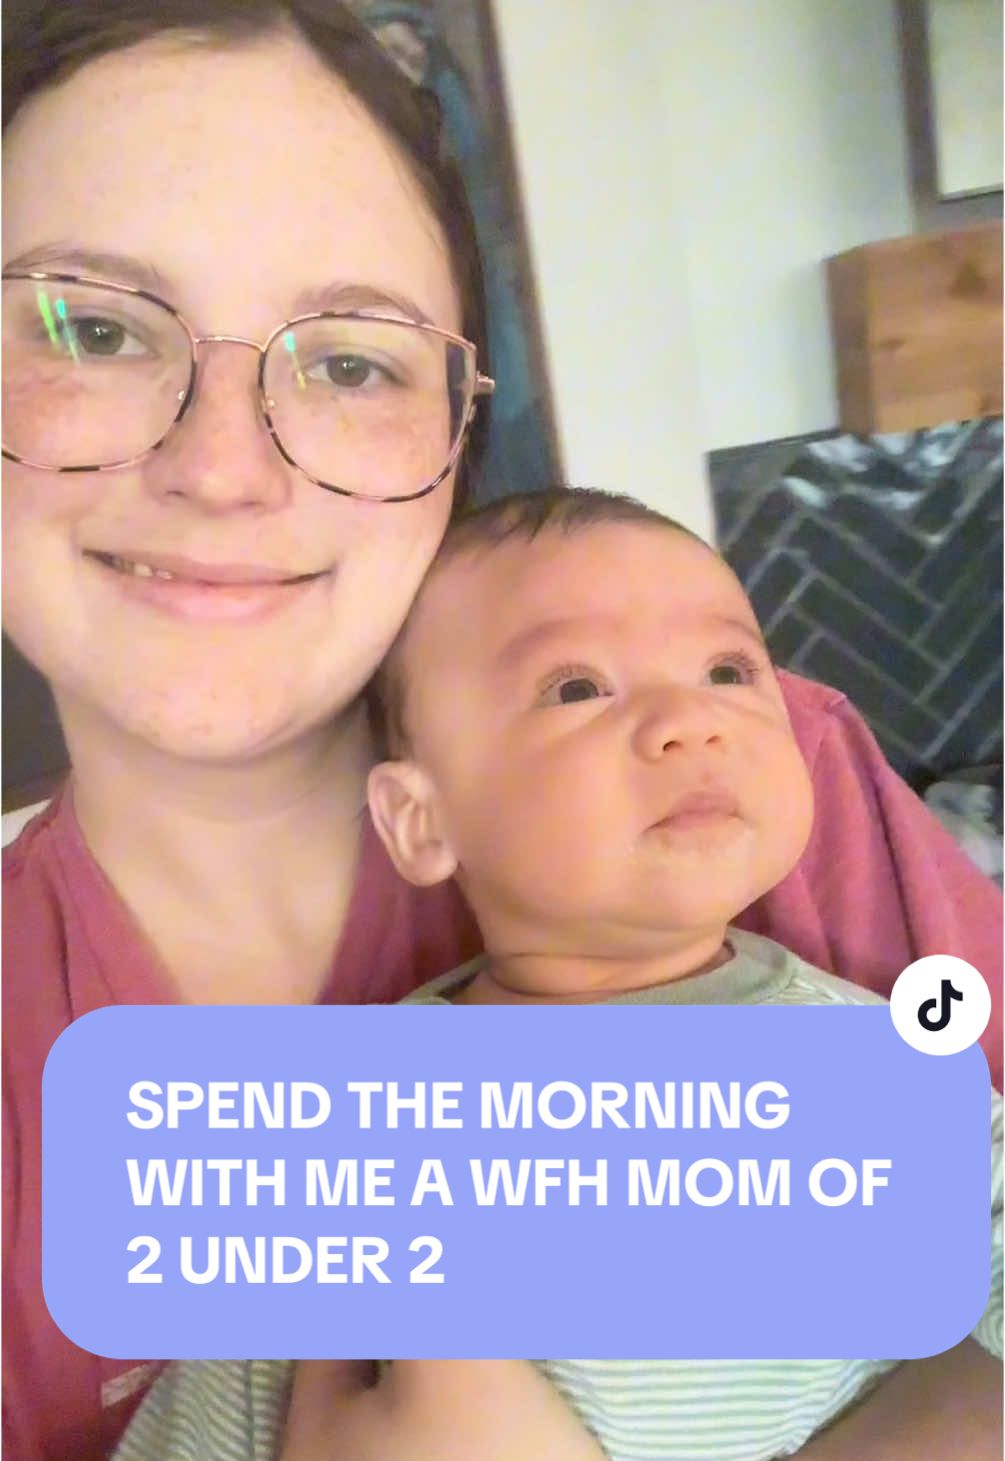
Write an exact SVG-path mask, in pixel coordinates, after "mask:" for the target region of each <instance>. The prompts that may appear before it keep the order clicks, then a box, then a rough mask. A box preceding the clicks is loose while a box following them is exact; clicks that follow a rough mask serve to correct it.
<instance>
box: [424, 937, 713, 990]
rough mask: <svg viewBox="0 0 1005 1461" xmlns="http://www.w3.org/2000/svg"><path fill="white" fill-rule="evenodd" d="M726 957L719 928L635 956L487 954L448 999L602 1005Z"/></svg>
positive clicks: (709, 966)
mask: <svg viewBox="0 0 1005 1461" xmlns="http://www.w3.org/2000/svg"><path fill="white" fill-rule="evenodd" d="M731 957H732V953H731V950H730V949H729V946H728V944H727V943H726V941H725V931H724V930H723V929H716V930H713V931H712V932H710V933H708V934H707V935H705V936H702V937H701V938H696V939H693V940H689V941H688V942H687V943H686V944H685V945H682V946H681V947H679V948H674V949H672V950H670V951H666V952H661V953H659V954H646V955H644V956H636V957H624V956H620V955H613V956H610V955H603V954H601V955H584V954H566V953H560V954H550V953H545V954H537V953H534V954H499V953H493V952H492V951H489V953H488V956H487V958H486V961H485V963H484V965H483V966H482V968H481V969H480V970H479V972H478V974H477V975H476V976H475V978H474V979H473V980H472V981H471V982H470V983H469V984H467V985H465V986H464V988H463V989H461V990H459V991H458V993H457V994H456V995H454V996H453V999H454V1003H455V1004H601V1003H603V1001H604V1000H608V999H613V998H615V997H616V996H617V995H619V994H629V993H632V992H637V991H641V990H646V989H653V988H655V987H656V986H658V985H661V984H669V983H670V982H671V981H672V980H675V979H687V978H689V977H690V976H692V975H694V974H705V973H707V972H708V971H709V970H711V969H717V968H718V967H719V966H720V965H721V964H725V963H726V962H727V960H728V959H730V958H731Z"/></svg>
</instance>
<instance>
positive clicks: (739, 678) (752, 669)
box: [708, 654, 761, 685]
mask: <svg viewBox="0 0 1005 1461" xmlns="http://www.w3.org/2000/svg"><path fill="white" fill-rule="evenodd" d="M760 673H761V666H760V665H759V664H758V663H757V661H756V660H754V659H751V658H750V656H749V655H746V654H734V655H731V656H730V658H729V659H726V660H720V661H719V663H718V664H714V665H712V666H711V668H710V669H709V671H708V682H709V684H710V685H753V684H754V683H755V682H756V681H757V679H758V677H759V676H760Z"/></svg>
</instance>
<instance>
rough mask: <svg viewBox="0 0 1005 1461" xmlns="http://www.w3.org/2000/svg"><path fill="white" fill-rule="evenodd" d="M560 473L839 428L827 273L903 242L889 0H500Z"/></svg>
mask: <svg viewBox="0 0 1005 1461" xmlns="http://www.w3.org/2000/svg"><path fill="white" fill-rule="evenodd" d="M494 11H495V15H496V23H497V28H498V31H499V36H500V46H501V50H502V60H503V66H504V71H505V74H506V82H507V88H508V92H509V100H510V107H511V111H512V114H513V125H514V132H515V143H516V149H517V158H518V165H519V168H520V171H521V176H522V187H523V193H524V203H525V206H526V209H527V215H528V227H529V231H530V244H531V251H532V256H533V260H534V266H535V270H536V274H537V281H538V287H539V292H540V299H541V304H542V311H543V316H544V320H543V324H544V331H545V341H546V345H547V348H548V351H549V358H550V368H551V372H552V381H553V387H554V392H555V399H556V409H557V413H558V417H559V430H560V435H561V438H562V443H563V448H564V452H565V461H566V468H567V472H568V475H569V476H570V478H571V479H572V480H574V481H576V482H583V483H587V482H588V483H591V484H596V485H604V486H620V487H623V488H625V489H626V490H630V491H633V492H635V493H636V494H637V495H639V496H642V497H644V498H645V499H646V500H647V501H651V502H652V503H653V504H654V505H656V506H662V507H664V508H665V509H666V510H668V511H671V512H675V513H676V514H677V515H678V516H681V517H683V518H684V519H685V520H686V521H688V522H689V523H690V525H691V526H693V527H695V528H696V529H698V530H699V531H702V530H705V531H707V528H708V523H709V508H708V504H707V501H706V490H705V482H704V471H703V464H702V453H703V452H704V451H707V450H711V449H713V448H717V447H725V446H734V445H739V444H741V443H748V442H755V441H766V440H770V439H772V438H775V437H781V436H793V435H798V434H802V433H805V432H811V431H822V430H826V429H828V428H830V427H832V426H833V425H834V424H835V422H836V401H835V394H834V385H833V372H832V363H831V346H830V335H829V328H828V322H827V313H826V296H825V292H824V283H823V272H822V268H821V261H822V260H823V259H824V258H825V257H826V256H827V255H829V254H833V253H838V252H840V251H841V250H843V249H846V248H851V247H854V246H855V245H856V244H859V243H864V242H866V241H868V240H870V239H875V238H884V237H893V236H896V235H899V234H904V233H909V232H911V231H912V229H913V226H914V225H913V212H912V203H911V198H910V193H909V184H908V160H907V140H906V126H905V121H904V107H903V102H902V96H901V88H900V72H899V56H898V52H897V40H896V30H895V24H894V11H893V0H620V3H618V0H495V4H494Z"/></svg>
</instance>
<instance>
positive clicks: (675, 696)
mask: <svg viewBox="0 0 1005 1461" xmlns="http://www.w3.org/2000/svg"><path fill="white" fill-rule="evenodd" d="M634 739H635V747H636V750H637V751H638V753H639V754H640V755H641V756H642V757H644V758H645V759H646V760H647V761H658V760H660V759H661V758H662V757H663V756H666V755H667V754H668V753H669V752H672V751H686V750H692V751H693V750H703V749H705V748H706V747H721V746H723V745H724V744H725V739H726V736H725V730H724V727H723V719H722V711H721V707H720V706H719V704H718V702H717V700H716V697H715V696H714V695H710V694H709V693H708V692H707V691H706V690H704V689H700V688H691V687H690V686H682V685H667V686H665V687H662V688H660V689H659V690H655V691H652V692H650V693H649V694H648V695H647V696H646V699H645V701H644V703H643V704H642V705H641V706H640V710H639V715H638V721H637V723H636V726H635V733H634Z"/></svg>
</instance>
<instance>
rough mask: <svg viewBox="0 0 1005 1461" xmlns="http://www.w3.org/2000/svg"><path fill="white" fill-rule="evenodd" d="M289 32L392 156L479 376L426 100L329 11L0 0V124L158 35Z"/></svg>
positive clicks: (252, 4)
mask: <svg viewBox="0 0 1005 1461" xmlns="http://www.w3.org/2000/svg"><path fill="white" fill-rule="evenodd" d="M283 28H287V29H292V30H294V31H295V32H296V33H297V34H298V35H299V36H300V37H301V38H302V39H303V40H304V41H305V42H306V43H307V44H308V45H309V46H310V47H311V49H312V50H313V51H314V52H315V54H316V55H317V56H318V57H319V59H320V60H321V61H322V62H323V64H324V65H325V66H326V67H327V68H328V69H329V70H330V71H332V72H333V73H334V74H335V75H337V76H338V77H339V78H340V79H341V80H342V82H343V83H344V84H345V86H346V87H347V88H348V89H349V91H350V92H351V93H352V95H353V96H354V97H355V98H356V99H357V101H359V102H360V103H361V104H362V105H363V106H364V107H365V108H366V110H367V111H368V112H369V114H370V116H371V117H372V118H373V119H374V121H375V122H376V123H377V124H378V126H380V127H381V128H383V130H384V131H385V132H386V133H387V135H388V136H389V137H390V138H391V139H392V141H393V142H394V143H396V145H397V146H398V147H399V148H400V150H401V152H402V154H403V155H404V157H405V159H406V161H407V162H408V165H409V167H410V169H411V171H412V174H413V176H414V178H415V180H416V182H417V184H418V186H419V188H420V190H421V192H422V195H423V197H424V199H425V201H426V203H427V204H428V206H429V208H430V211H431V212H432V214H433V216H434V218H435V219H436V221H437V223H438V224H439V226H440V228H441V229H442V230H443V233H444V235H445V237H446V240H447V246H448V249H449V251H450V259H451V263H452V265H453V272H454V278H455V282H456V284H457V289H458V293H459V295H460V301H461V311H462V326H461V328H462V330H463V333H464V335H465V336H466V338H467V339H469V340H470V341H472V343H473V344H474V345H476V346H477V348H478V361H479V369H481V370H482V371H484V372H486V373H491V362H490V360H489V354H488V342H487V338H486V317H485V287H484V280H483V276H482V264H481V255H480V252H479V248H478V239H477V234H476V232H475V224H474V218H473V216H472V213H471V207H470V203H469V201H468V197H467V193H466V191H465V188H464V183H463V181H462V178H461V173H460V169H459V168H458V166H457V164H456V163H455V162H454V160H453V158H452V157H451V156H450V155H449V152H448V151H447V148H446V146H445V144H444V139H443V129H442V126H441V118H440V107H439V103H438V101H437V99H436V96H435V94H434V93H433V92H431V91H427V90H425V89H424V88H421V87H415V86H413V85H412V83H411V82H410V81H408V80H407V78H406V77H405V76H404V75H403V74H402V73H401V72H400V71H399V69H398V67H397V66H396V65H395V64H394V62H393V61H391V60H390V59H389V58H388V56H387V55H386V54H385V52H384V51H383V49H382V47H381V46H380V44H379V42H378V41H377V40H376V39H375V38H374V37H373V35H372V34H371V32H370V31H369V30H368V29H367V28H366V26H365V25H364V24H363V23H362V22H361V21H360V20H358V19H357V18H356V17H355V16H354V15H353V14H352V12H351V11H350V10H349V9H348V8H347V7H346V6H345V5H343V4H341V3H340V0H8V3H7V4H6V5H5V6H4V26H3V125H4V127H5V128H6V126H7V124H8V123H9V122H10V121H11V119H12V118H13V117H14V115H15V114H16V112H17V111H18V110H19V109H20V108H21V107H22V106H23V105H24V104H25V102H27V101H29V100H30V98H31V97H32V96H34V95H35V94H36V93H37V92H39V91H41V90H43V89H45V88H47V87H50V86H56V85H58V84H59V83H60V82H61V81H64V80H66V79H67V78H68V77H69V76H72V75H73V73H74V72H75V71H77V70H79V69H80V68H81V67H82V66H85V65H86V64H87V63H88V61H93V60H96V59H97V58H98V57H99V56H104V55H107V54H109V53H111V52H113V51H118V50H123V49H125V48H126V47H129V46H134V45H138V44H139V43H140V42H141V41H146V40H151V39H153V38H155V37H158V36H162V35H164V34H170V33H174V34H175V35H177V36H178V37H179V39H185V38H186V37H189V38H191V39H192V40H198V39H202V40H204V41H205V40H208V41H210V42H215V43H217V44H219V45H223V46H225V45H228V44H231V45H235V44H240V43H241V42H250V41H254V40H257V39H259V38H261V37H264V36H268V35H269V34H271V33H274V32H276V31H281V30H282V29H283ZM487 429H488V402H487V400H485V401H483V402H482V403H480V404H479V407H478V410H477V412H476V413H475V418H474V422H473V424H472V427H471V431H470V433H469V436H468V440H467V443H466V447H465V452H464V454H463V457H462V466H461V469H460V470H459V471H458V476H457V489H456V492H455V499H454V501H455V508H458V509H459V508H460V506H461V505H462V504H463V502H464V500H465V496H466V493H467V490H468V488H469V486H470V483H469V481H468V472H469V471H472V472H477V468H478V465H479V464H480V461H481V459H482V456H483V455H484V450H485V440H486V434H487Z"/></svg>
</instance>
